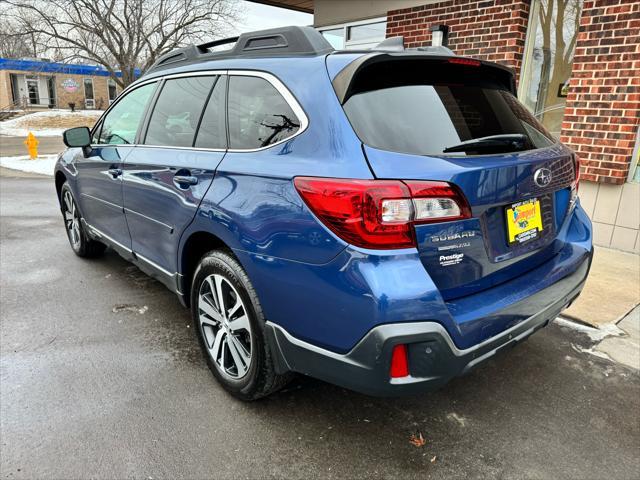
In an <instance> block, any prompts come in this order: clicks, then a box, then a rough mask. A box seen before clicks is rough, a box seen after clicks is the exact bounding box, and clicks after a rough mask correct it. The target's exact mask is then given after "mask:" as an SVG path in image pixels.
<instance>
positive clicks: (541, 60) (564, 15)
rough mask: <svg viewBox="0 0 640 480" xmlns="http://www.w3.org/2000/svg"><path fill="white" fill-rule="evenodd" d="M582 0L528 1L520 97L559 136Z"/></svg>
mask: <svg viewBox="0 0 640 480" xmlns="http://www.w3.org/2000/svg"><path fill="white" fill-rule="evenodd" d="M581 10H582V0H565V1H562V2H554V1H551V0H535V1H534V2H532V4H531V13H530V17H529V27H528V31H527V43H526V48H525V57H524V64H523V69H522V76H521V80H520V88H519V95H518V96H519V97H520V100H521V101H522V102H523V103H524V104H525V105H526V106H527V107H528V108H529V109H530V110H531V111H532V112H533V114H534V115H535V117H536V118H537V119H538V120H539V121H540V122H542V124H543V125H544V126H545V127H547V129H548V130H549V131H551V133H552V134H553V135H555V136H556V137H559V136H560V130H561V128H562V119H563V117H564V107H565V104H566V96H567V88H568V86H569V79H570V77H571V66H572V62H573V54H574V50H575V44H576V40H577V37H578V28H579V26H580V12H581Z"/></svg>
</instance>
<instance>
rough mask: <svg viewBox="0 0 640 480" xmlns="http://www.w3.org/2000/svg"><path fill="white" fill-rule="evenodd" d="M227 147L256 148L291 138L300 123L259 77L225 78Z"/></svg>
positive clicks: (277, 94)
mask: <svg viewBox="0 0 640 480" xmlns="http://www.w3.org/2000/svg"><path fill="white" fill-rule="evenodd" d="M228 104H229V106H228V116H229V148H232V149H242V150H247V149H257V148H263V147H268V146H269V145H273V144H274V143H278V142H280V141H282V140H286V139H287V138H289V137H291V136H293V135H295V134H296V132H298V130H300V120H299V119H298V117H297V116H296V114H295V113H294V112H293V110H292V109H291V107H290V106H289V104H288V103H287V101H286V100H285V99H284V97H283V96H282V95H281V94H280V92H278V90H277V89H276V88H275V87H274V86H273V85H272V84H271V83H269V82H268V81H267V80H265V79H264V78H261V77H251V76H241V75H233V76H231V77H229V100H228Z"/></svg>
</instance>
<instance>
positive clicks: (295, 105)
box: [91, 69, 309, 153]
mask: <svg viewBox="0 0 640 480" xmlns="http://www.w3.org/2000/svg"><path fill="white" fill-rule="evenodd" d="M212 75H218V76H225V77H226V78H228V77H231V76H238V77H258V78H262V79H264V80H265V81H267V82H268V83H269V84H270V85H271V86H272V87H273V88H275V89H276V91H277V92H278V93H279V94H280V95H282V98H284V100H285V102H287V104H288V105H289V108H291V110H292V111H293V113H294V114H295V115H296V117H298V120H299V121H300V128H299V129H298V130H297V131H296V132H295V133H293V134H292V135H290V136H288V137H286V138H284V139H282V140H279V141H277V142H275V143H272V144H270V145H267V146H265V147H258V148H226V149H223V148H202V147H178V146H171V145H145V144H143V143H107V144H103V143H98V144H92V145H91V147H92V148H105V147H148V148H171V149H179V150H193V151H202V152H229V153H249V152H259V151H262V150H267V149H269V148H272V147H275V146H277V145H280V144H282V143H285V142H288V141H290V140H292V139H293V138H295V137H297V136H298V135H301V134H302V133H304V132H305V131H306V130H307V128H308V127H309V117H308V116H307V114H306V112H305V111H304V109H303V108H302V106H301V105H300V103H299V102H298V100H297V99H296V97H295V96H294V95H293V93H291V91H290V90H289V89H288V88H287V86H286V85H285V84H284V83H283V82H282V81H281V80H280V79H279V78H278V77H276V76H275V75H273V74H272V73H268V72H265V71H262V70H243V69H234V70H226V69H223V70H198V71H193V72H183V73H173V74H168V75H164V76H158V77H153V78H150V79H148V80H145V81H142V82H140V83H134V84H132V85H130V86H129V87H127V88H126V89H125V90H124V91H123V92H121V93H120V95H118V98H117V99H116V101H114V102H113V103H112V104H111V105H109V108H107V109H106V110H105V112H104V113H103V114H102V116H101V117H100V118H99V119H98V121H97V122H96V125H98V123H99V122H101V121H102V120H103V119H104V118H105V117H106V116H107V115H108V113H109V111H110V110H111V109H112V108H113V107H114V106H115V105H117V104H118V102H119V101H120V100H121V99H122V98H124V97H125V95H127V94H128V93H129V92H130V91H131V90H134V89H136V88H138V87H142V86H144V85H147V84H149V83H152V82H162V81H164V80H171V79H174V78H182V77H203V76H212ZM227 94H228V93H227ZM225 110H227V107H226V106H225ZM228 113H229V112H228V111H225V114H226V117H227V118H226V121H227V128H228V124H229V118H228ZM91 136H92V138H93V130H92V131H91Z"/></svg>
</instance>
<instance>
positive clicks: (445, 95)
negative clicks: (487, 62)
mask: <svg viewBox="0 0 640 480" xmlns="http://www.w3.org/2000/svg"><path fill="white" fill-rule="evenodd" d="M474 68H475V70H474ZM481 72H482V73H481ZM343 107H344V110H345V112H346V114H347V117H348V118H349V121H350V122H351V124H352V125H353V128H354V130H355V131H356V133H357V135H358V136H359V137H360V139H361V140H362V141H363V142H364V143H365V144H367V145H370V146H372V147H375V148H380V149H382V150H390V151H394V152H401V153H410V154H417V155H458V156H459V155H462V156H464V155H478V154H487V153H496V152H508V151H519V150H530V149H534V148H543V147H547V146H549V145H552V144H553V143H555V141H554V140H553V137H552V136H551V134H550V133H549V132H548V131H547V130H546V129H545V128H544V127H543V126H542V125H541V124H540V123H539V122H538V121H537V120H536V119H535V118H534V117H533V115H531V114H530V113H529V111H528V110H527V109H526V108H525V107H524V106H523V105H522V104H521V103H520V102H519V101H518V100H517V99H516V98H515V97H514V96H513V94H511V93H510V92H509V91H508V90H507V89H506V87H505V86H504V85H503V84H501V83H500V82H499V81H497V79H493V78H491V75H487V74H486V69H482V71H481V70H480V69H478V68H477V67H471V66H462V65H449V64H446V63H444V62H443V61H442V60H438V61H424V60H422V61H407V62H384V63H380V64H374V65H371V66H369V67H366V68H364V69H363V70H362V71H360V72H359V73H358V74H357V76H356V78H355V79H354V80H353V84H352V85H351V87H350V90H349V96H348V97H347V99H346V101H345V102H344V105H343ZM514 140H515V141H514ZM461 144H463V145H461Z"/></svg>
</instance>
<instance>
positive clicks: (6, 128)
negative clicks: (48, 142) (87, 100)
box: [0, 109, 104, 137]
mask: <svg viewBox="0 0 640 480" xmlns="http://www.w3.org/2000/svg"><path fill="white" fill-rule="evenodd" d="M103 113H104V110H79V111H76V112H71V111H70V110H60V109H51V110H44V111H42V112H35V113H29V114H27V115H23V116H20V117H16V118H11V119H9V120H4V121H2V122H0V135H9V136H15V137H26V136H27V135H28V134H29V132H33V134H34V135H35V136H36V137H38V136H40V137H56V136H58V135H62V132H64V131H65V130H67V129H68V128H72V127H80V126H88V127H90V126H93V124H94V123H95V122H96V120H97V119H98V117H99V116H100V115H102V114H103Z"/></svg>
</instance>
